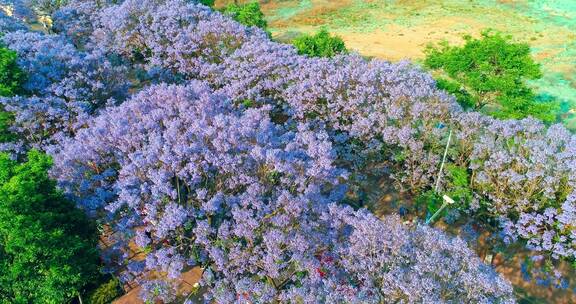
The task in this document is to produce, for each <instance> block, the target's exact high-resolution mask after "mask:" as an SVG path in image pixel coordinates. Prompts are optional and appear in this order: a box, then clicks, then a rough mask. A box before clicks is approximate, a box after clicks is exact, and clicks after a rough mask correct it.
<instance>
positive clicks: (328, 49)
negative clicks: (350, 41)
mask: <svg viewBox="0 0 576 304" xmlns="http://www.w3.org/2000/svg"><path fill="white" fill-rule="evenodd" d="M292 44H294V46H295V47H296V49H297V50H298V54H301V55H307V56H310V57H333V56H335V55H337V54H342V53H346V52H347V50H346V46H345V45H344V41H343V40H342V38H340V37H337V36H331V35H330V33H328V31H327V30H326V29H322V30H320V31H319V32H318V33H316V34H315V35H304V36H301V37H298V38H296V39H294V41H293V42H292Z"/></svg>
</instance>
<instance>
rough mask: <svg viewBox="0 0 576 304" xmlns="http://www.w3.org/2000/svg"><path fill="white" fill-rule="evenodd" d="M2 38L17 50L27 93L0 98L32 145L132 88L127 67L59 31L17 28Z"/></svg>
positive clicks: (66, 130) (68, 129)
mask: <svg viewBox="0 0 576 304" xmlns="http://www.w3.org/2000/svg"><path fill="white" fill-rule="evenodd" d="M1 40H2V42H3V43H4V44H5V45H6V46H7V47H8V48H10V49H12V50H14V51H16V52H17V54H18V65H19V66H20V68H21V69H22V70H23V71H24V73H25V74H26V82H25V83H24V84H23V89H24V90H25V92H26V95H27V97H23V96H16V97H13V98H2V100H1V102H2V104H3V105H4V107H5V108H6V110H8V111H10V112H13V113H14V114H15V118H16V121H15V124H14V126H13V129H14V130H15V131H17V132H18V133H20V134H21V135H22V136H23V137H24V139H25V140H26V141H27V142H28V143H29V144H30V145H32V146H34V147H42V148H44V147H46V146H47V145H49V144H54V143H55V141H56V139H57V138H59V137H61V136H69V135H70V134H73V133H74V131H75V130H76V129H78V128H79V126H81V125H82V124H83V119H84V118H85V117H86V116H88V115H91V114H93V113H95V112H96V111H98V110H99V109H100V108H102V107H104V106H106V105H107V104H113V103H115V102H117V101H121V100H123V99H124V98H125V97H126V95H127V93H128V82H127V80H126V79H125V78H124V77H125V76H126V72H125V69H124V68H123V67H117V66H113V65H112V64H111V62H110V61H109V60H108V59H107V58H106V57H105V56H103V55H102V54H100V53H97V52H89V53H85V52H81V51H78V50H77V49H76V48H75V47H74V45H72V44H71V43H69V42H68V41H67V40H66V39H65V38H63V37H61V36H58V35H45V34H42V33H39V32H26V31H16V32H11V33H7V34H5V35H4V36H2V37H1Z"/></svg>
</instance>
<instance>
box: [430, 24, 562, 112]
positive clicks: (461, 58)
mask: <svg viewBox="0 0 576 304" xmlns="http://www.w3.org/2000/svg"><path fill="white" fill-rule="evenodd" d="M464 38H465V44H464V45H463V46H450V45H448V43H447V42H443V43H441V44H439V45H437V46H432V45H431V46H428V48H427V49H426V51H425V53H426V59H425V61H424V65H425V66H426V67H428V68H430V69H432V70H434V71H435V74H436V76H437V78H438V86H439V87H440V88H442V89H445V90H446V91H448V92H450V93H452V94H454V95H455V96H456V98H457V100H458V102H459V103H460V104H461V105H462V106H463V107H465V108H472V109H475V110H483V111H484V112H487V113H489V114H490V115H493V116H495V117H498V118H515V119H520V118H524V117H527V116H533V117H536V118H539V119H541V120H543V121H545V122H552V121H554V120H555V119H556V110H557V109H558V104H557V103H554V102H538V101H536V96H535V94H534V92H533V91H532V89H530V88H529V87H528V86H527V85H526V80H534V79H539V78H541V77H542V72H541V70H540V65H539V64H537V63H536V62H534V60H533V59H532V57H531V56H530V46H529V45H528V44H526V43H515V42H512V41H511V39H512V38H511V37H510V36H505V35H502V34H500V33H497V32H493V31H484V32H483V33H482V36H481V37H480V39H475V38H472V37H470V36H466V37H464Z"/></svg>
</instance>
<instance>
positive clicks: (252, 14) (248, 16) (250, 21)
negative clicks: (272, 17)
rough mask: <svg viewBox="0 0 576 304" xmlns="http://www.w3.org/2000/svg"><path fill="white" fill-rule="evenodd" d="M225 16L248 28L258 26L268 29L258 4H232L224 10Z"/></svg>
mask: <svg viewBox="0 0 576 304" xmlns="http://www.w3.org/2000/svg"><path fill="white" fill-rule="evenodd" d="M224 14H226V15H230V16H231V17H232V18H233V19H234V20H236V21H238V22H240V23H242V24H244V25H246V26H256V27H259V28H261V29H264V30H265V29H266V28H267V27H268V23H267V22H266V19H264V13H262V10H261V9H260V4H258V2H251V3H247V4H236V3H232V4H230V5H228V6H227V7H226V8H225V9H224Z"/></svg>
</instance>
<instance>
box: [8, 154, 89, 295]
mask: <svg viewBox="0 0 576 304" xmlns="http://www.w3.org/2000/svg"><path fill="white" fill-rule="evenodd" d="M50 166H51V159H50V157H49V156H47V155H45V154H42V153H40V152H38V151H34V150H33V151H30V152H29V153H28V161H27V162H24V163H18V162H16V161H14V160H12V159H10V157H9V155H7V154H0V303H14V304H18V303H66V302H67V301H69V300H70V299H71V298H73V297H75V296H77V295H79V294H80V291H81V290H82V288H83V286H85V284H86V283H87V282H89V281H91V280H92V279H94V278H95V277H96V276H97V274H98V252H97V234H96V229H95V226H94V224H93V223H92V222H91V221H90V220H89V219H88V218H87V216H86V215H85V214H84V213H83V212H82V211H81V210H79V209H77V208H76V207H75V206H74V204H73V203H72V202H70V201H68V200H66V199H65V198H64V196H63V195H62V193H60V192H59V191H58V190H57V189H56V188H55V182H54V181H52V180H51V179H50V178H49V177H48V173H47V171H48V169H49V168H50Z"/></svg>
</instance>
